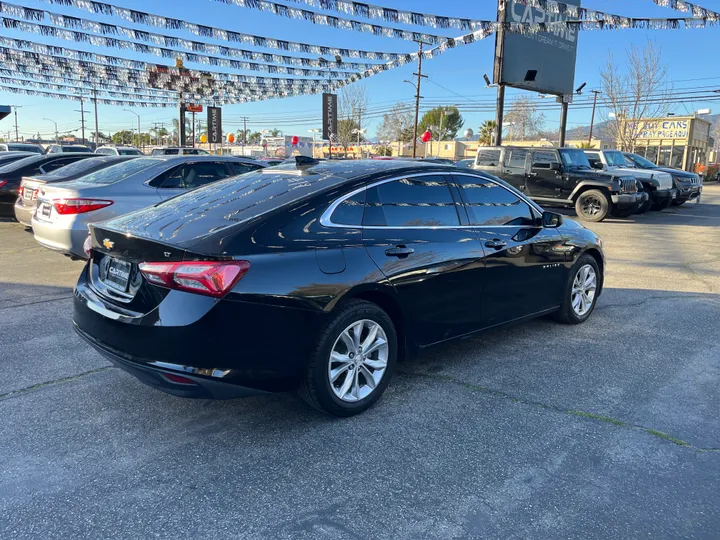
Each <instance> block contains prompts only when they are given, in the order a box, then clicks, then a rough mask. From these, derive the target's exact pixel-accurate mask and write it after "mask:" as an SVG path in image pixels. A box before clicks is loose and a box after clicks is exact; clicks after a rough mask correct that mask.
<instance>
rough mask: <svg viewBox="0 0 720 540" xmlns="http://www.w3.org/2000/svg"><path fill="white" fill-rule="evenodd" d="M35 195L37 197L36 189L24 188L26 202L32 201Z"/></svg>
mask: <svg viewBox="0 0 720 540" xmlns="http://www.w3.org/2000/svg"><path fill="white" fill-rule="evenodd" d="M33 195H35V190H34V189H28V188H23V200H24V201H32V200H33Z"/></svg>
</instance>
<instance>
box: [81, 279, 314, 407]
mask: <svg viewBox="0 0 720 540" xmlns="http://www.w3.org/2000/svg"><path fill="white" fill-rule="evenodd" d="M73 311H74V313H73V322H74V324H75V328H76V330H77V331H78V333H79V334H80V335H81V336H82V337H83V338H85V339H86V340H87V341H88V342H89V343H90V344H91V345H92V346H93V347H94V348H95V349H97V350H98V351H99V352H100V353H101V354H103V355H104V356H105V357H107V358H108V359H109V360H111V361H113V362H114V363H115V364H116V365H118V366H119V367H121V368H122V369H124V370H126V371H128V372H130V373H132V374H133V375H135V376H137V377H138V378H139V379H141V380H142V381H143V382H145V383H146V384H149V385H150V386H153V387H155V388H157V389H159V390H163V391H166V392H169V393H171V394H175V395H183V396H187V397H204V398H209V397H213V398H218V399H227V398H231V397H241V396H243V395H251V394H252V393H267V392H282V391H287V390H292V389H294V388H296V387H297V386H298V384H299V381H300V378H301V376H302V373H303V372H304V366H305V364H306V360H307V357H308V355H309V354H310V351H311V349H312V345H313V344H314V342H315V339H316V338H317V335H318V328H319V321H320V317H321V314H319V313H316V312H314V311H309V310H305V309H297V308H288V307H280V306H275V305H266V304H261V303H253V302H246V301H233V300H228V299H223V300H215V299H212V298H209V297H205V296H200V295H196V294H192V293H187V292H182V291H170V292H169V293H168V294H167V296H166V297H165V298H164V299H163V300H162V301H161V302H160V304H158V305H157V307H156V308H155V309H153V310H151V311H150V312H148V313H146V314H138V313H133V312H130V311H129V310H127V309H125V308H122V307H120V306H115V305H114V304H112V303H111V302H109V301H107V300H105V299H104V298H103V297H101V296H100V295H99V293H98V292H97V291H96V290H95V289H94V288H93V287H92V285H91V284H90V283H89V282H88V280H87V267H86V269H85V270H83V272H82V274H81V276H80V279H79V280H78V284H77V286H76V289H75V295H74V310H73ZM163 373H171V374H175V375H181V376H183V377H187V378H190V379H192V380H193V381H194V382H195V383H196V385H197V388H196V387H195V386H193V385H178V384H176V383H172V382H170V381H168V380H167V379H166V378H165V377H164V375H163ZM231 387H238V388H237V389H236V388H231Z"/></svg>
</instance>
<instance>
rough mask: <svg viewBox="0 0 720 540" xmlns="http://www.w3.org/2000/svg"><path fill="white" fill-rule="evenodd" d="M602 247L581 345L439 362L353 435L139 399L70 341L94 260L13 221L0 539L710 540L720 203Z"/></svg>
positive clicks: (716, 191)
mask: <svg viewBox="0 0 720 540" xmlns="http://www.w3.org/2000/svg"><path fill="white" fill-rule="evenodd" d="M591 228H592V229H594V230H596V231H597V232H599V233H600V234H601V235H602V237H603V238H604V240H605V249H606V253H607V256H608V267H607V276H606V290H605V291H604V293H603V295H602V297H601V298H600V301H599V304H598V307H597V310H596V311H595V313H594V315H593V316H592V318H591V319H590V320H589V321H588V322H587V323H586V324H584V325H581V326H578V327H568V326H562V325H558V324H556V323H554V322H553V321H551V320H547V319H541V320H537V321H534V322H531V323H529V324H525V325H523V326H517V327H512V328H507V329H503V330H499V331H494V332H490V333H486V334H484V335H483V336H480V337H477V338H473V339H468V340H464V341H461V342H456V343H453V344H450V345H447V346H443V347H438V348H435V349H432V350H429V351H427V352H426V353H425V354H423V355H422V356H421V357H420V358H418V359H416V360H414V361H411V362H406V363H404V364H402V365H401V373H399V374H397V376H396V378H395V379H394V381H393V383H392V384H391V386H390V387H389V389H388V391H387V393H386V394H385V396H384V397H383V399H382V400H381V401H380V402H379V403H378V405H377V406H375V407H374V408H373V409H371V410H370V411H368V412H367V413H365V414H363V415H361V416H358V417H355V418H351V419H345V420H341V419H332V418H327V417H323V416H320V415H319V414H318V413H316V412H315V411H313V410H311V409H309V408H307V407H306V406H305V405H304V404H303V403H302V402H301V401H300V399H299V398H297V397H296V396H294V395H277V396H264V397H257V398H250V399H245V400H237V401H228V402H211V401H193V400H183V399H181V398H175V397H172V396H168V395H165V394H162V393H160V392H157V391H155V390H153V389H151V388H148V387H146V386H144V385H142V384H141V383H139V382H138V381H136V380H135V379H134V378H133V377H131V376H130V375H127V374H125V373H124V372H122V371H120V370H118V369H116V368H114V367H111V365H110V364H109V363H108V362H106V361H105V360H104V359H102V358H101V357H100V356H99V355H98V354H97V353H96V352H94V351H93V350H91V349H90V348H89V347H87V346H86V345H85V344H84V343H82V342H81V341H80V339H79V338H77V337H76V336H75V334H74V332H73V331H72V328H71V295H72V286H73V284H74V282H75V279H76V276H77V274H78V272H79V271H80V269H81V267H82V263H79V262H72V261H70V260H69V259H66V258H64V257H62V256H59V255H56V254H54V253H52V252H50V251H47V250H45V249H43V248H41V247H40V246H38V245H37V244H36V243H35V242H34V240H33V238H32V235H31V234H30V233H28V232H26V231H24V230H23V228H22V227H21V226H19V225H18V224H17V223H13V222H9V221H5V222H0V328H2V332H0V365H1V366H2V368H3V373H4V374H5V376H4V377H2V378H1V379H0V418H2V421H0V538H3V539H5V538H8V539H10V538H12V539H38V538H43V539H51V538H63V539H68V538H73V539H78V538H88V539H105V538H123V539H126V538H212V539H222V538H232V539H240V538H242V539H260V538H272V539H303V538H313V539H314V538H318V539H325V538H327V539H375V538H377V539H426V538H427V539H430V538H441V539H455V538H600V537H602V538H641V537H647V538H717V537H718V531H719V530H720V511H719V510H718V500H720V416H719V415H718V410H720V393H719V392H718V388H719V387H720V340H719V339H718V336H720V185H718V184H717V183H713V184H708V185H706V187H705V192H704V194H703V198H702V202H701V203H700V204H695V203H687V204H686V205H684V206H683V207H680V208H672V207H671V208H670V209H668V210H665V211H663V212H661V213H650V214H646V215H641V216H631V217H630V218H625V219H611V220H608V221H606V222H603V223H600V224H593V225H592V226H591ZM217 338H218V339H226V340H227V341H228V347H229V348H230V349H231V348H232V347H238V348H240V347H241V346H242V345H241V344H233V343H232V336H218V337H217Z"/></svg>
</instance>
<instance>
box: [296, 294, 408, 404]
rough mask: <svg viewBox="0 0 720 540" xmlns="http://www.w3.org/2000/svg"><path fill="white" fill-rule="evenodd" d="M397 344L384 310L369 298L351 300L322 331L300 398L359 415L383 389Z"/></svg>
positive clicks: (309, 364)
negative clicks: (368, 300)
mask: <svg viewBox="0 0 720 540" xmlns="http://www.w3.org/2000/svg"><path fill="white" fill-rule="evenodd" d="M397 348H398V347H397V334H396V332H395V327H394V326H393V323H392V320H391V319H390V317H389V316H388V315H387V313H385V311H383V310H382V309H380V307H378V306H377V305H376V304H373V303H371V302H366V301H361V300H353V301H351V302H349V303H348V304H347V305H346V306H344V307H343V308H341V309H340V311H339V312H338V313H337V314H336V315H335V316H334V317H333V318H332V319H331V320H330V321H329V322H328V323H327V324H326V326H325V328H324V329H323V330H322V332H321V333H320V336H319V339H318V343H317V345H316V347H315V349H314V351H313V353H312V354H311V356H310V359H309V361H308V364H307V368H306V371H305V376H304V379H303V381H302V383H301V385H300V389H299V393H300V396H301V397H302V398H303V399H304V400H305V401H306V402H307V403H309V404H310V405H312V406H313V407H315V408H317V409H319V410H321V411H324V412H327V413H329V414H332V415H335V416H352V415H355V414H359V413H361V412H363V411H365V410H366V409H368V408H369V407H371V406H372V405H373V404H374V403H375V402H376V401H377V400H378V399H380V396H382V394H383V392H384V391H385V388H387V385H388V382H389V381H390V378H391V376H392V373H393V371H394V369H395V363H396V361H397Z"/></svg>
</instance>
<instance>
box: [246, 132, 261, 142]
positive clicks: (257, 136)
mask: <svg viewBox="0 0 720 540" xmlns="http://www.w3.org/2000/svg"><path fill="white" fill-rule="evenodd" d="M248 131H250V130H248ZM261 140H262V133H260V132H259V131H254V132H253V133H250V134H249V135H248V138H247V141H248V144H260V141H261Z"/></svg>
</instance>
